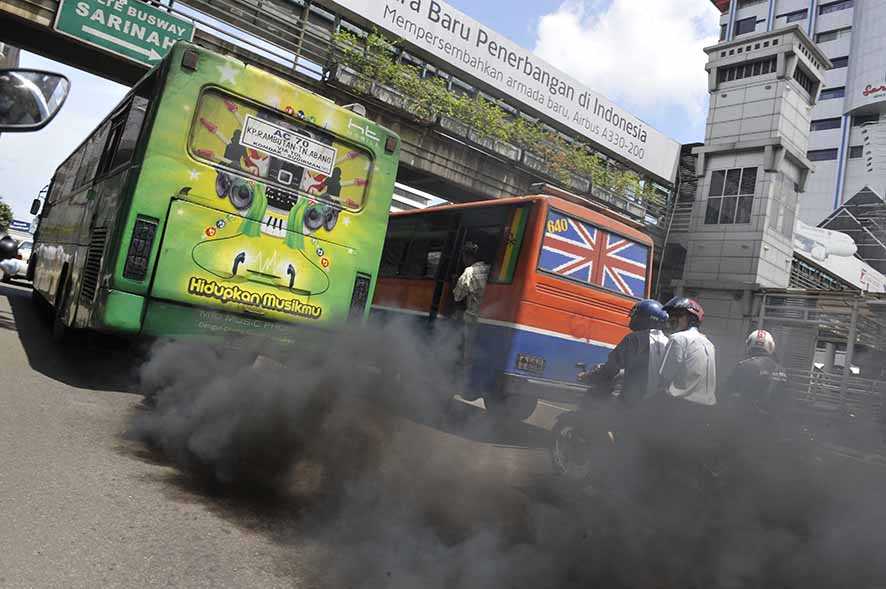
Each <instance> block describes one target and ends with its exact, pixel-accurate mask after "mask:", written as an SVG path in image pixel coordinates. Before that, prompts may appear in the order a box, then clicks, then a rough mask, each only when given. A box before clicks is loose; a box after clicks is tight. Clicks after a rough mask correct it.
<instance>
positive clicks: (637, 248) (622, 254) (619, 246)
mask: <svg viewBox="0 0 886 589" xmlns="http://www.w3.org/2000/svg"><path fill="white" fill-rule="evenodd" d="M648 256H649V250H648V248H646V246H644V245H641V244H639V243H636V242H634V241H631V240H630V239H626V238H624V237H621V236H620V235H615V234H611V233H606V232H605V231H602V230H600V229H598V228H596V227H594V226H593V225H589V224H587V223H583V222H581V221H578V220H575V219H572V218H570V217H567V216H565V215H561V214H559V213H556V212H553V211H551V213H550V214H549V215H548V226H547V231H546V232H545V237H544V241H543V243H542V250H541V257H540V259H539V268H540V269H542V270H545V271H547V272H551V273H552V274H556V275H558V276H563V277H565V278H570V279H572V280H577V281H579V282H583V283H585V284H594V285H597V286H602V287H603V288H605V289H607V290H611V291H613V292H618V293H621V294H626V295H628V296H633V297H642V296H644V295H645V293H646V264H647V262H648Z"/></svg>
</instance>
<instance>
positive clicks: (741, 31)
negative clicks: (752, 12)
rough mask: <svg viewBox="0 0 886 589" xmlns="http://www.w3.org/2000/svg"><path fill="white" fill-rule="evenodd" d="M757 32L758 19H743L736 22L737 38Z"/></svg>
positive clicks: (753, 17)
mask: <svg viewBox="0 0 886 589" xmlns="http://www.w3.org/2000/svg"><path fill="white" fill-rule="evenodd" d="M755 30H757V17H756V16H752V17H750V18H743V19H741V20H737V21H735V36H736V37H737V36H739V35H746V34H747V33H753V32H754V31H755Z"/></svg>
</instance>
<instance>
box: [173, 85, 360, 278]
mask: <svg viewBox="0 0 886 589" xmlns="http://www.w3.org/2000/svg"><path fill="white" fill-rule="evenodd" d="M284 110H285V111H286V112H287V113H289V114H290V115H291V116H290V117H285V116H283V115H282V114H279V113H276V112H273V111H270V110H265V109H262V108H259V107H256V106H253V105H252V104H250V103H247V102H246V101H241V100H239V99H236V98H234V97H232V96H229V95H226V94H223V93H221V92H218V91H214V90H210V91H207V92H204V94H203V95H202V97H201V99H200V104H199V108H198V112H197V116H196V120H195V123H194V126H193V128H192V133H191V139H190V142H191V152H192V153H193V154H194V155H196V156H197V157H198V158H200V159H203V160H208V161H209V162H211V163H212V164H214V166H213V167H214V168H215V175H216V176H215V183H214V187H215V195H216V196H217V197H218V198H219V199H223V201H226V202H227V204H229V205H230V207H232V208H233V212H235V215H233V216H232V217H231V219H229V220H223V225H222V227H218V228H215V229H213V228H212V227H209V228H208V229H207V231H208V233H207V234H206V236H205V238H204V240H203V241H202V242H201V244H199V245H198V246H197V247H195V248H194V252H193V257H194V261H195V262H196V263H197V265H198V266H200V267H203V268H204V269H206V270H208V271H211V272H212V273H213V274H215V275H217V276H218V277H220V278H224V279H232V278H236V277H237V276H238V275H239V274H242V273H243V271H244V270H243V268H246V269H247V271H248V272H250V274H249V276H250V279H252V280H256V279H259V278H260V279H262V280H265V279H271V278H272V277H276V278H279V279H280V281H282V283H283V284H284V285H285V286H288V288H289V289H293V288H294V287H296V286H297V284H296V280H297V279H296V276H297V275H299V274H300V272H299V270H298V266H299V264H297V263H295V262H287V261H285V260H284V261H281V260H279V259H278V258H279V257H280V253H279V249H278V248H275V247H272V246H271V245H270V244H269V245H266V246H264V247H258V245H257V244H252V245H250V244H248V243H245V242H244V240H246V239H250V238H259V239H267V238H272V239H273V241H275V242H276V243H279V242H277V241H276V240H278V239H282V240H283V242H284V244H285V245H286V246H287V248H288V249H289V250H295V251H296V252H298V253H299V254H300V255H299V256H296V257H302V258H304V259H305V260H307V261H308V262H309V264H308V268H307V269H306V270H305V272H309V273H316V272H317V271H320V272H321V273H323V274H324V276H323V278H325V274H326V271H327V270H328V267H329V265H330V263H331V262H330V258H329V256H328V255H327V256H318V255H317V254H316V252H317V251H322V248H319V247H317V246H316V243H314V242H315V241H316V240H312V241H311V246H312V247H307V246H306V238H309V239H310V238H311V237H314V236H316V237H317V238H323V239H328V238H329V235H331V234H332V233H333V232H334V231H335V230H336V228H337V227H338V226H339V225H340V222H341V219H344V221H343V223H344V224H345V225H348V224H349V223H350V219H349V218H348V217H350V215H352V214H353V213H355V212H358V211H359V210H361V209H362V207H363V204H364V198H365V191H366V187H367V184H368V174H369V169H370V165H371V160H370V158H369V156H368V155H367V154H366V153H365V152H363V151H361V150H359V149H356V148H354V147H353V146H350V145H347V144H344V143H342V142H339V141H337V140H336V139H334V137H333V136H332V135H331V134H329V133H326V132H324V131H322V130H320V129H318V128H316V127H315V126H312V125H310V124H309V123H312V122H313V121H312V120H311V118H310V117H306V116H305V114H304V112H302V111H300V110H296V109H295V108H294V107H286V108H285V109H284ZM229 221H230V222H233V223H230V224H231V225H237V226H236V227H231V226H229ZM238 221H239V223H238ZM223 240H224V241H223ZM213 242H215V243H214V244H213ZM210 250H211V251H212V253H211V254H210ZM250 251H261V252H264V258H263V259H261V260H260V264H259V266H258V267H256V263H257V261H256V260H255V259H250V258H255V257H256V256H257V255H258V256H261V255H263V254H261V253H259V254H254V253H253V254H251V255H250ZM293 253H295V252H293ZM271 256H273V259H272V258H271ZM315 258H316V259H315ZM210 259H212V260H219V261H220V260H227V261H226V262H224V265H225V267H226V268H227V271H226V272H224V273H223V272H221V270H220V269H219V268H214V269H213V270H209V267H208V264H210V262H209V260H210ZM219 263H220V262H215V263H214V265H218V264H219ZM284 267H285V268H284ZM327 280H328V278H327ZM271 281H272V282H277V283H278V284H279V281H273V280H271ZM309 282H316V281H309ZM320 287H321V289H322V288H324V287H323V286H322V284H321V285H320ZM306 290H307V293H310V292H314V289H306Z"/></svg>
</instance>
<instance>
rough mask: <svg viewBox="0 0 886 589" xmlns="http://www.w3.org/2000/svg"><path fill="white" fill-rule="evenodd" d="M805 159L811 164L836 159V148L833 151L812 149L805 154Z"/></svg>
mask: <svg viewBox="0 0 886 589" xmlns="http://www.w3.org/2000/svg"><path fill="white" fill-rule="evenodd" d="M806 157H807V158H809V160H810V161H813V162H825V161H828V160H835V159H837V148H836V147H835V148H833V149H812V150H810V151H807V152H806Z"/></svg>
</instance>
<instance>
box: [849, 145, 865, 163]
mask: <svg viewBox="0 0 886 589" xmlns="http://www.w3.org/2000/svg"><path fill="white" fill-rule="evenodd" d="M863 151H864V146H862V145H853V146H852V147H850V148H849V159H853V160H857V159H858V158H860V157H861V156H862V152H863Z"/></svg>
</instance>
